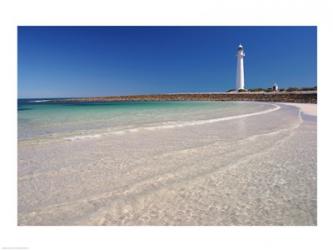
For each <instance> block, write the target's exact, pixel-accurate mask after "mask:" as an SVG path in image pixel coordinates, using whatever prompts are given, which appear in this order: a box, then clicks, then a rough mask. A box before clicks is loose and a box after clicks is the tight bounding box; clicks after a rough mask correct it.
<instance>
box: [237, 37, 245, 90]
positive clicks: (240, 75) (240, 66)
mask: <svg viewBox="0 0 333 250" xmlns="http://www.w3.org/2000/svg"><path fill="white" fill-rule="evenodd" d="M244 56H245V53H244V49H243V46H242V45H241V44H240V45H239V46H238V49H237V73H236V90H240V89H244Z"/></svg>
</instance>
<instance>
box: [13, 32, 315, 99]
mask: <svg viewBox="0 0 333 250" xmlns="http://www.w3.org/2000/svg"><path fill="white" fill-rule="evenodd" d="M239 43H242V44H243V46H244V50H245V54H246V57H245V61H244V64H245V87H246V88H257V87H271V86H272V84H273V83H274V82H277V83H278V84H279V87H280V88H284V87H291V86H295V87H309V86H315V85H317V72H316V70H317V29H316V27H260V26H259V27H233V26H229V27H223V26H215V27H205V26H203V27H112V26H111V27H79V26H78V27H25V26H22V27H19V28H18V96H19V98H37V97H41V98H42V97H84V96H106V95H128V94H156V93H175V92H218V91H226V90H229V89H232V88H234V85H235V76H236V51H237V46H238V44H239Z"/></svg>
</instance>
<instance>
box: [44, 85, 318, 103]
mask: <svg viewBox="0 0 333 250" xmlns="http://www.w3.org/2000/svg"><path fill="white" fill-rule="evenodd" d="M64 101H66V102H111V101H263V102H292V103H317V89H316V87H315V88H304V89H295V88H289V89H286V90H278V91H273V90H272V89H249V90H241V91H233V90H230V91H228V92H209V93H172V94H146V95H128V96H100V97H81V98H63V99H61V98H60V99H53V100H51V102H64Z"/></svg>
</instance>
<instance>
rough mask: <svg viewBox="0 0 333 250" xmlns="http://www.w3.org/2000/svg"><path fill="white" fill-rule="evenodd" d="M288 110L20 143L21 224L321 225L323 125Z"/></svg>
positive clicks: (285, 107)
mask: <svg viewBox="0 0 333 250" xmlns="http://www.w3.org/2000/svg"><path fill="white" fill-rule="evenodd" d="M279 106H280V107H281V108H280V109H279V110H276V111H275V112H271V113H267V114H264V115H258V116H253V117H244V118H242V119H237V120H230V121H228V120H226V121H222V122H217V123H211V124H202V125H198V126H191V127H186V128H185V127H178V128H173V129H169V130H168V129H165V130H159V131H139V132H137V133H131V134H128V135H126V137H124V136H121V137H120V136H117V135H110V136H106V137H102V138H94V139H93V140H80V141H57V143H46V144H45V143H43V144H39V143H36V144H31V143H30V144H25V143H21V144H20V143H19V172H18V184H19V185H18V188H19V197H18V198H19V200H18V203H19V204H18V205H19V207H18V210H19V211H18V224H19V225H316V223H317V221H316V217H317V211H316V203H317V200H316V199H317V198H316V119H315V118H313V117H307V116H302V115H301V114H300V112H299V110H298V109H297V108H295V107H290V106H285V105H283V104H282V105H279ZM267 107H268V108H271V106H270V105H267Z"/></svg>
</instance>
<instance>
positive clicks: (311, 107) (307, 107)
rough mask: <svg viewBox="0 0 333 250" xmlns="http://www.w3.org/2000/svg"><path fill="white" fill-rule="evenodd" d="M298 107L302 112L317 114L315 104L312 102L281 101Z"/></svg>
mask: <svg viewBox="0 0 333 250" xmlns="http://www.w3.org/2000/svg"><path fill="white" fill-rule="evenodd" d="M283 104H286V105H290V106H294V107H297V108H299V109H300V110H301V111H302V112H303V113H304V114H307V115H312V116H317V104H312V103H283Z"/></svg>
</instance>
